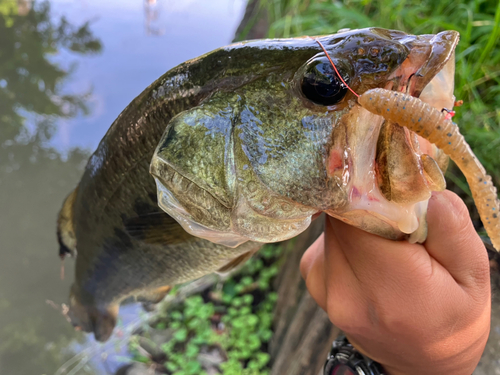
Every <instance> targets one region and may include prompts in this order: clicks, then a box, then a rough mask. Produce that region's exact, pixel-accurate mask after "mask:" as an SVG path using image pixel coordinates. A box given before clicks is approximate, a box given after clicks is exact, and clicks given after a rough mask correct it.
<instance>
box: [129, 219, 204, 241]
mask: <svg viewBox="0 0 500 375" xmlns="http://www.w3.org/2000/svg"><path fill="white" fill-rule="evenodd" d="M123 224H124V226H125V230H126V231H127V233H128V234H129V235H130V236H131V237H133V238H135V239H136V240H139V241H143V242H145V243H148V244H152V245H169V244H176V243H181V242H186V241H190V240H193V239H194V238H195V237H193V236H191V235H190V234H189V233H187V232H186V231H185V230H184V229H182V226H181V225H180V224H179V223H177V221H175V220H174V219H173V218H172V217H170V216H169V215H167V214H166V213H164V212H151V213H147V214H142V215H139V216H134V217H130V218H127V219H125V220H124V221H123Z"/></svg>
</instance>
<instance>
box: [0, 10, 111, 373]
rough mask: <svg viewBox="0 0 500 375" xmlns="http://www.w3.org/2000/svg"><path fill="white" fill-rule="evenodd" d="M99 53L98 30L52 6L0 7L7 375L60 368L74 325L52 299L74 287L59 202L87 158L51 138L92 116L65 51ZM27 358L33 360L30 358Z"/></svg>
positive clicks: (1, 276)
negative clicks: (61, 236) (71, 85)
mask: <svg viewBox="0 0 500 375" xmlns="http://www.w3.org/2000/svg"><path fill="white" fill-rule="evenodd" d="M63 49H64V50H68V51H71V52H73V53H78V54H81V55H87V54H95V53H98V52H99V51H100V50H101V43H100V42H99V40H98V39H97V38H95V37H94V36H93V35H92V32H91V31H90V25H89V24H88V23H87V24H83V25H81V26H78V27H77V26H74V25H71V24H70V23H69V22H68V21H67V20H66V19H65V18H60V19H58V20H54V19H53V18H52V16H51V7H50V4H49V3H48V2H41V3H34V4H32V3H30V2H27V1H18V2H13V1H11V0H1V1H0V141H1V147H0V189H1V194H2V198H1V200H0V211H1V212H2V215H1V216H0V238H1V239H2V243H1V245H2V251H1V252H0V264H2V272H1V273H0V285H1V289H0V323H1V324H0V327H1V328H0V337H1V339H0V373H2V374H32V373H35V371H36V370H39V369H55V368H57V367H58V365H59V364H60V363H61V361H62V360H63V359H64V357H65V355H66V354H65V353H64V351H63V350H62V349H63V348H65V347H66V346H67V345H68V343H69V341H70V339H71V337H72V336H74V335H73V333H72V332H71V327H70V326H68V325H67V323H66V322H65V321H64V320H62V319H61V315H59V314H57V313H55V312H54V311H53V310H52V309H51V308H50V307H49V306H48V305H47V304H46V303H45V300H46V299H59V298H58V296H59V295H60V293H63V291H64V290H65V289H66V288H67V286H66V284H65V283H61V282H60V280H59V271H58V268H59V266H58V265H57V262H54V254H53V252H48V251H47V249H53V248H54V238H53V234H52V233H53V221H52V220H51V219H52V218H53V217H54V215H55V214H56V211H57V208H56V207H55V206H54V202H55V201H57V200H58V199H60V196H61V194H63V195H64V194H65V191H67V189H68V188H70V186H71V185H73V184H74V183H75V181H76V180H77V179H78V177H79V175H80V173H81V168H82V165H83V163H84V161H85V160H86V159H87V157H88V154H87V152H83V151H79V150H73V151H71V152H69V154H68V155H67V158H66V159H64V160H63V159H62V158H61V156H60V155H59V153H58V152H57V151H56V150H55V149H53V148H50V147H47V146H46V145H47V142H48V141H49V140H50V139H51V137H52V136H53V134H54V131H55V124H54V121H55V119H56V118H58V117H60V118H71V117H74V116H75V115H76V114H77V113H78V112H87V108H86V105H85V98H86V95H87V94H75V93H65V92H64V90H62V87H63V85H64V81H65V80H66V79H67V78H68V76H69V73H70V72H69V71H68V70H65V69H63V68H61V67H60V66H59V64H56V63H54V62H53V61H51V56H52V55H54V54H56V53H58V52H59V51H61V50H63ZM26 358H29V361H27V360H26Z"/></svg>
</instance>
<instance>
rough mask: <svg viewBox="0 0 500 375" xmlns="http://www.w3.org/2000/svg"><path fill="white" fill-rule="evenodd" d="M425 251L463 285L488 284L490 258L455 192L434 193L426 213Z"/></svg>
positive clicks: (465, 208)
mask: <svg viewBox="0 0 500 375" xmlns="http://www.w3.org/2000/svg"><path fill="white" fill-rule="evenodd" d="M427 222H428V225H429V232H428V235H427V240H426V242H425V247H426V249H427V251H428V252H429V254H430V255H431V256H432V257H433V258H434V259H436V260H437V261H438V262H439V263H440V264H441V265H442V266H443V267H445V268H446V269H447V270H448V272H449V273H450V274H451V275H452V276H453V277H454V278H455V279H456V280H457V281H458V282H461V283H466V284H470V283H473V284H476V283H477V282H478V281H480V282H486V281H487V280H489V271H488V269H489V263H488V254H487V252H486V249H485V247H484V245H483V242H482V241H481V238H480V237H479V236H478V235H477V233H476V231H475V229H474V226H473V225H472V221H471V219H470V217H469V212H468V210H467V207H466V206H465V204H464V202H463V201H462V200H461V199H460V198H459V197H458V196H457V195H456V194H455V193H453V192H451V191H448V190H445V191H442V192H434V193H433V195H432V197H431V199H430V200H429V208H428V212H427Z"/></svg>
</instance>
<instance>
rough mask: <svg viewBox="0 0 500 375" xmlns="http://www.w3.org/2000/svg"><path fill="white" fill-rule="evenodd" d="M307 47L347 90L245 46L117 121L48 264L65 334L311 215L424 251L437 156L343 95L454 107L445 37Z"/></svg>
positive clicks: (169, 77) (93, 325)
mask: <svg viewBox="0 0 500 375" xmlns="http://www.w3.org/2000/svg"><path fill="white" fill-rule="evenodd" d="M317 40H318V41H320V42H321V44H322V45H323V46H324V47H325V49H326V51H327V52H328V55H329V57H330V58H331V59H332V60H333V61H334V62H335V66H336V67H337V69H338V71H339V74H340V75H341V76H342V78H343V80H344V81H342V80H340V79H339V77H338V76H337V75H336V73H335V72H334V71H333V69H332V66H331V64H330V62H329V60H328V58H327V56H326V55H325V53H324V51H323V50H322V48H320V46H319V45H318V43H317V41H316V40H315V39H313V38H310V37H299V38H288V39H264V40H253V41H245V42H239V43H235V44H231V45H229V46H225V47H222V48H219V49H216V50H214V51H212V52H209V53H207V54H205V55H202V56H200V57H197V58H195V59H192V60H189V61H186V62H184V63H182V64H180V65H178V66H177V67H175V68H173V69H171V70H169V71H168V72H167V73H165V74H164V75H163V76H161V77H160V78H158V79H157V80H156V81H155V82H153V83H152V84H151V85H150V86H149V87H147V88H146V89H145V90H144V91H143V92H142V93H141V94H140V95H139V96H138V97H137V98H135V99H134V100H133V101H132V102H131V103H130V104H129V105H128V106H127V107H126V108H125V109H124V111H123V112H122V113H121V114H120V115H119V116H118V118H117V119H116V120H115V121H114V122H113V124H112V125H111V127H110V128H109V130H108V132H107V133H106V135H105V136H104V138H103V139H102V140H101V142H100V144H99V146H98V147H97V149H96V151H95V152H94V153H93V155H92V156H91V157H90V159H89V161H88V163H87V166H86V168H85V170H84V173H83V176H82V178H81V180H80V182H79V183H78V186H77V187H76V188H75V189H74V191H73V192H72V193H70V194H69V195H68V197H67V198H66V199H65V201H64V203H63V207H62V209H61V211H60V214H59V218H58V223H57V237H58V241H59V247H60V249H59V255H60V256H61V257H64V256H66V255H68V254H70V255H76V265H75V281H74V282H73V284H72V286H71V290H70V298H69V301H70V302H69V312H68V316H69V318H70V320H71V322H72V324H73V325H74V326H76V327H79V328H81V329H82V330H84V331H85V332H93V333H94V336H95V338H96V339H97V340H98V341H106V340H107V339H108V338H109V337H110V335H111V334H112V332H113V328H114V326H115V324H116V319H117V314H118V310H119V306H120V304H121V303H122V302H125V301H129V300H131V299H135V300H138V301H149V302H157V301H159V300H161V299H162V298H163V297H164V296H165V294H166V293H168V291H169V290H170V288H171V287H172V286H174V285H177V284H179V283H183V282H187V281H190V280H193V279H196V278H199V277H201V276H203V275H206V274H209V273H212V272H228V271H229V270H231V269H233V268H235V267H237V266H238V265H240V264H242V263H244V262H245V261H246V260H247V259H249V258H250V257H251V256H252V255H253V254H254V253H255V252H257V251H258V250H259V248H260V247H261V246H262V245H263V244H265V243H270V242H278V241H282V240H285V239H288V238H292V237H294V236H296V235H298V234H300V233H301V232H303V231H304V230H305V229H306V228H307V227H308V226H309V225H310V223H311V220H312V218H313V217H314V216H315V215H317V214H318V213H319V212H326V213H327V214H329V215H331V216H334V217H337V218H339V219H340V220H343V221H345V222H347V223H349V224H352V225H355V226H357V227H359V228H361V229H363V230H366V231H368V232H371V233H375V234H377V235H380V236H383V237H385V238H389V239H392V240H405V239H406V240H410V241H413V242H423V241H424V240H425V236H426V233H427V232H426V221H425V213H426V208H427V201H428V199H429V197H430V195H431V193H432V191H433V189H434V190H436V189H441V188H442V181H440V179H441V178H443V177H442V173H444V170H445V169H446V165H447V157H446V155H444V154H443V152H442V151H441V150H439V149H438V148H437V147H436V146H434V145H433V144H431V143H429V142H428V141H426V140H425V139H423V138H421V137H418V136H417V135H415V134H413V133H411V132H409V131H408V130H406V129H405V128H403V127H400V126H399V125H397V124H395V123H391V122H390V121H386V120H384V118H383V117H381V116H377V115H375V114H372V113H370V112H368V111H366V110H365V109H363V108H362V107H361V106H360V105H359V104H357V101H356V98H355V96H354V95H353V94H352V93H351V92H350V91H349V90H348V88H347V87H346V84H348V85H349V86H350V87H351V88H353V89H354V90H355V91H356V92H359V93H363V92H365V91H367V90H370V89H374V88H384V89H389V90H395V91H402V92H407V93H409V94H410V95H413V96H418V97H420V99H421V100H424V101H426V102H427V103H429V104H431V105H433V106H437V107H441V106H442V107H441V108H443V107H446V108H452V107H453V103H454V101H455V98H454V96H453V82H454V81H453V75H454V50H455V47H456V45H457V43H458V40H459V35H458V33H457V32H455V31H444V32H441V33H438V34H435V35H419V36H417V35H410V34H407V33H404V32H401V31H397V30H386V29H381V28H366V29H359V30H343V31H341V32H338V33H336V34H332V35H324V36H318V37H317ZM410 78H412V79H411V80H410ZM344 82H345V83H344ZM410 82H411V85H408V83H410ZM441 108H439V109H441ZM423 155H426V156H423ZM423 159H425V160H423ZM429 166H431V167H429ZM430 170H432V174H429V173H428V171H430ZM426 171H427V172H426ZM443 181H444V179H443ZM440 182H441V184H440Z"/></svg>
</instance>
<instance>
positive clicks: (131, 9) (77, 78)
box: [0, 0, 246, 375]
mask: <svg viewBox="0 0 500 375" xmlns="http://www.w3.org/2000/svg"><path fill="white" fill-rule="evenodd" d="M245 4H246V2H245V1H244V0H211V1H205V0H106V1H102V0H50V1H38V2H35V3H32V2H30V1H26V0H17V1H16V0H0V212H1V215H0V374H8V375H28V374H30V375H31V374H54V373H58V374H66V373H72V374H83V373H88V374H113V373H114V372H115V371H116V369H117V368H118V367H119V366H120V365H121V364H123V362H124V359H123V358H122V357H123V356H125V355H126V348H125V339H126V337H127V330H126V328H127V327H129V326H131V323H133V321H134V320H136V319H138V317H140V316H141V314H143V312H141V310H140V308H139V307H138V306H136V305H131V306H128V307H127V308H122V309H121V312H120V319H121V323H119V326H118V328H119V329H118V330H117V333H116V334H115V335H114V336H113V338H112V339H111V340H110V342H108V343H107V344H105V345H103V344H98V343H96V342H95V341H94V340H93V338H92V337H91V336H90V335H89V336H85V335H83V334H81V333H79V332H75V331H74V330H73V328H72V327H71V325H70V324H68V322H67V321H66V320H65V318H64V316H63V315H62V314H61V312H60V308H61V304H62V303H67V300H68V293H69V286H70V284H71V280H72V279H73V274H72V273H73V268H74V262H73V261H72V260H71V259H70V260H69V261H68V260H67V261H66V267H65V273H66V275H65V279H64V280H61V277H60V269H61V265H60V261H59V259H58V257H57V252H58V245H57V241H56V234H55V222H56V216H57V212H58V210H59V209H60V206H61V204H62V200H63V199H64V197H65V196H66V195H67V194H68V193H69V192H70V191H71V190H72V189H73V187H74V186H75V185H76V183H77V182H78V179H79V178H80V176H81V173H82V170H83V167H84V165H85V163H86V160H87V158H88V156H89V155H90V152H91V151H92V150H93V149H95V148H96V146H97V144H98V142H99V140H100V139H101V138H102V136H103V135H104V134H105V132H106V130H107V129H108V127H109V126H110V124H111V123H112V121H113V120H114V119H115V118H116V117H117V115H118V114H119V113H120V112H121V111H122V110H123V109H124V108H125V106H126V105H127V104H128V103H129V102H130V101H131V100H132V99H133V98H134V97H135V96H137V95H138V94H139V93H140V92H141V91H142V90H143V89H144V88H145V87H146V86H148V85H149V84H150V83H151V82H152V81H154V80H155V79H156V78H158V77H159V76H160V75H162V74H163V73H164V72H166V71H167V70H169V69H170V68H172V67H174V66H175V65H177V64H179V63H181V62H183V61H185V60H188V59H190V58H193V57H196V56H198V55H200V54H203V53H205V52H208V51H210V50H212V49H214V48H217V47H220V46H222V45H225V44H228V43H229V42H230V41H231V40H232V39H233V37H234V33H235V30H236V28H237V26H238V24H239V22H240V20H241V18H242V16H243V13H244V8H245ZM120 327H121V329H120ZM75 354H78V356H77V357H73V356H74V355H75ZM71 358H73V359H72V362H69V363H67V364H66V365H65V366H63V367H62V368H61V366H62V365H63V363H64V362H66V361H67V360H68V359H71ZM75 365H76V366H77V367H78V366H79V368H76V369H75V370H71V371H73V372H71V371H70V370H68V371H63V370H64V368H68V369H73V368H74V366H75ZM57 371H58V372H57Z"/></svg>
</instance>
